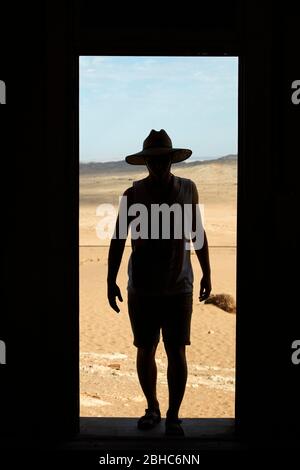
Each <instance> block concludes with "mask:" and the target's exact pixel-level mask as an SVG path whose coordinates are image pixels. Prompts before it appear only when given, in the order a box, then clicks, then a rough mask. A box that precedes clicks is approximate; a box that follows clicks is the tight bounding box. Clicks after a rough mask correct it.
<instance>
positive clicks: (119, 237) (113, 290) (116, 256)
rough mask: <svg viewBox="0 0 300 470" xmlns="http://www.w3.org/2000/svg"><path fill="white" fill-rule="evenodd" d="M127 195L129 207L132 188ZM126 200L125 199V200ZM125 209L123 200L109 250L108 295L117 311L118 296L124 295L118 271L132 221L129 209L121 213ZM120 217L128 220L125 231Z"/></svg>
mask: <svg viewBox="0 0 300 470" xmlns="http://www.w3.org/2000/svg"><path fill="white" fill-rule="evenodd" d="M124 196H126V197H127V205H126V206H127V207H130V205H131V199H132V188H128V189H126V191H125V192H124V194H123V197H124ZM123 202H124V201H123ZM123 210H125V208H124V207H123V203H122V201H121V204H120V209H119V213H118V217H117V221H116V225H115V231H114V236H113V238H112V239H111V242H110V247H109V252H108V272H107V296H108V301H109V304H110V306H111V307H112V308H113V309H114V310H115V311H116V312H119V311H120V309H119V307H118V306H117V304H116V297H118V299H119V300H120V301H121V302H122V301H123V299H122V295H121V291H120V289H119V287H118V285H117V283H116V280H117V275H118V271H119V268H120V265H121V261H122V256H123V252H124V247H125V243H126V239H127V235H128V229H129V224H130V222H131V218H130V217H128V211H127V210H126V213H121V211H123ZM120 218H122V220H123V221H126V226H125V232H124V230H123V232H124V233H120V231H119V228H120Z"/></svg>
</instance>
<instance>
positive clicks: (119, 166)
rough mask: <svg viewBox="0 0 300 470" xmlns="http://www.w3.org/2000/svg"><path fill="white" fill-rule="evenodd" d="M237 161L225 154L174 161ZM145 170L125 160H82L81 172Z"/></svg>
mask: <svg viewBox="0 0 300 470" xmlns="http://www.w3.org/2000/svg"><path fill="white" fill-rule="evenodd" d="M236 162H237V155H225V156H224V157H219V158H211V159H209V160H194V161H189V160H186V161H183V162H180V163H174V165H176V167H191V166H198V165H209V164H211V163H222V164H232V163H236ZM139 170H140V171H144V170H145V168H144V167H143V166H137V165H129V164H128V163H127V162H126V161H125V160H118V161H112V162H89V163H83V162H80V165H79V171H80V174H91V173H92V174H95V173H120V172H121V173H122V172H126V173H128V172H130V171H132V172H134V173H136V172H138V171H139Z"/></svg>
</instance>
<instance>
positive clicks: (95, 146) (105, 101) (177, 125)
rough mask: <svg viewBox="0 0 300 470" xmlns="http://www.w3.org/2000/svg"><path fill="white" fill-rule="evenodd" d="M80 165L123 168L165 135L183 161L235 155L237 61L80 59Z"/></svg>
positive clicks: (218, 59)
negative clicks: (155, 133)
mask: <svg viewBox="0 0 300 470" xmlns="http://www.w3.org/2000/svg"><path fill="white" fill-rule="evenodd" d="M79 65H80V75H79V120H80V122H79V133H80V161H82V162H92V161H95V162H96V161H102V162H104V161H112V160H124V158H125V156H126V155H129V154H132V153H136V152H139V151H140V150H142V147H143V141H144V140H145V138H146V137H147V136H148V134H149V133H150V131H151V129H155V130H160V129H165V130H166V132H167V133H168V135H169V136H170V138H171V140H172V143H173V147H180V148H189V149H191V150H192V151H193V154H192V157H190V160H194V159H206V158H215V157H221V156H224V155H228V154H236V153H237V128H238V59H237V57H152V56H148V57H117V56H114V57H111V56H106V57H103V56H101V57H100V56H96V57H95V56H81V57H80V63H79Z"/></svg>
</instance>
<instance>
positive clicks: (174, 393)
mask: <svg viewBox="0 0 300 470" xmlns="http://www.w3.org/2000/svg"><path fill="white" fill-rule="evenodd" d="M165 350H166V353H167V356H168V373H167V374H168V386H169V409H168V411H167V418H170V419H178V413H179V408H180V405H181V402H182V399H183V396H184V392H185V386H186V381H187V374H188V371H187V362H186V355H185V345H184V346H173V345H170V344H169V345H167V344H165Z"/></svg>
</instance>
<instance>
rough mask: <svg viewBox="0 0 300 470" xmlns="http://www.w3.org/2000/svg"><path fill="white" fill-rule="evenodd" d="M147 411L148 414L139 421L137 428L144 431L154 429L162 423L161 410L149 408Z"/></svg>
mask: <svg viewBox="0 0 300 470" xmlns="http://www.w3.org/2000/svg"><path fill="white" fill-rule="evenodd" d="M145 411H146V413H145V414H144V416H142V417H141V418H140V419H139V420H138V422H137V426H138V428H139V429H142V430H148V429H152V428H154V426H156V425H157V424H158V423H160V421H161V415H160V410H159V409H155V410H150V409H149V408H147V409H146V410H145Z"/></svg>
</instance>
